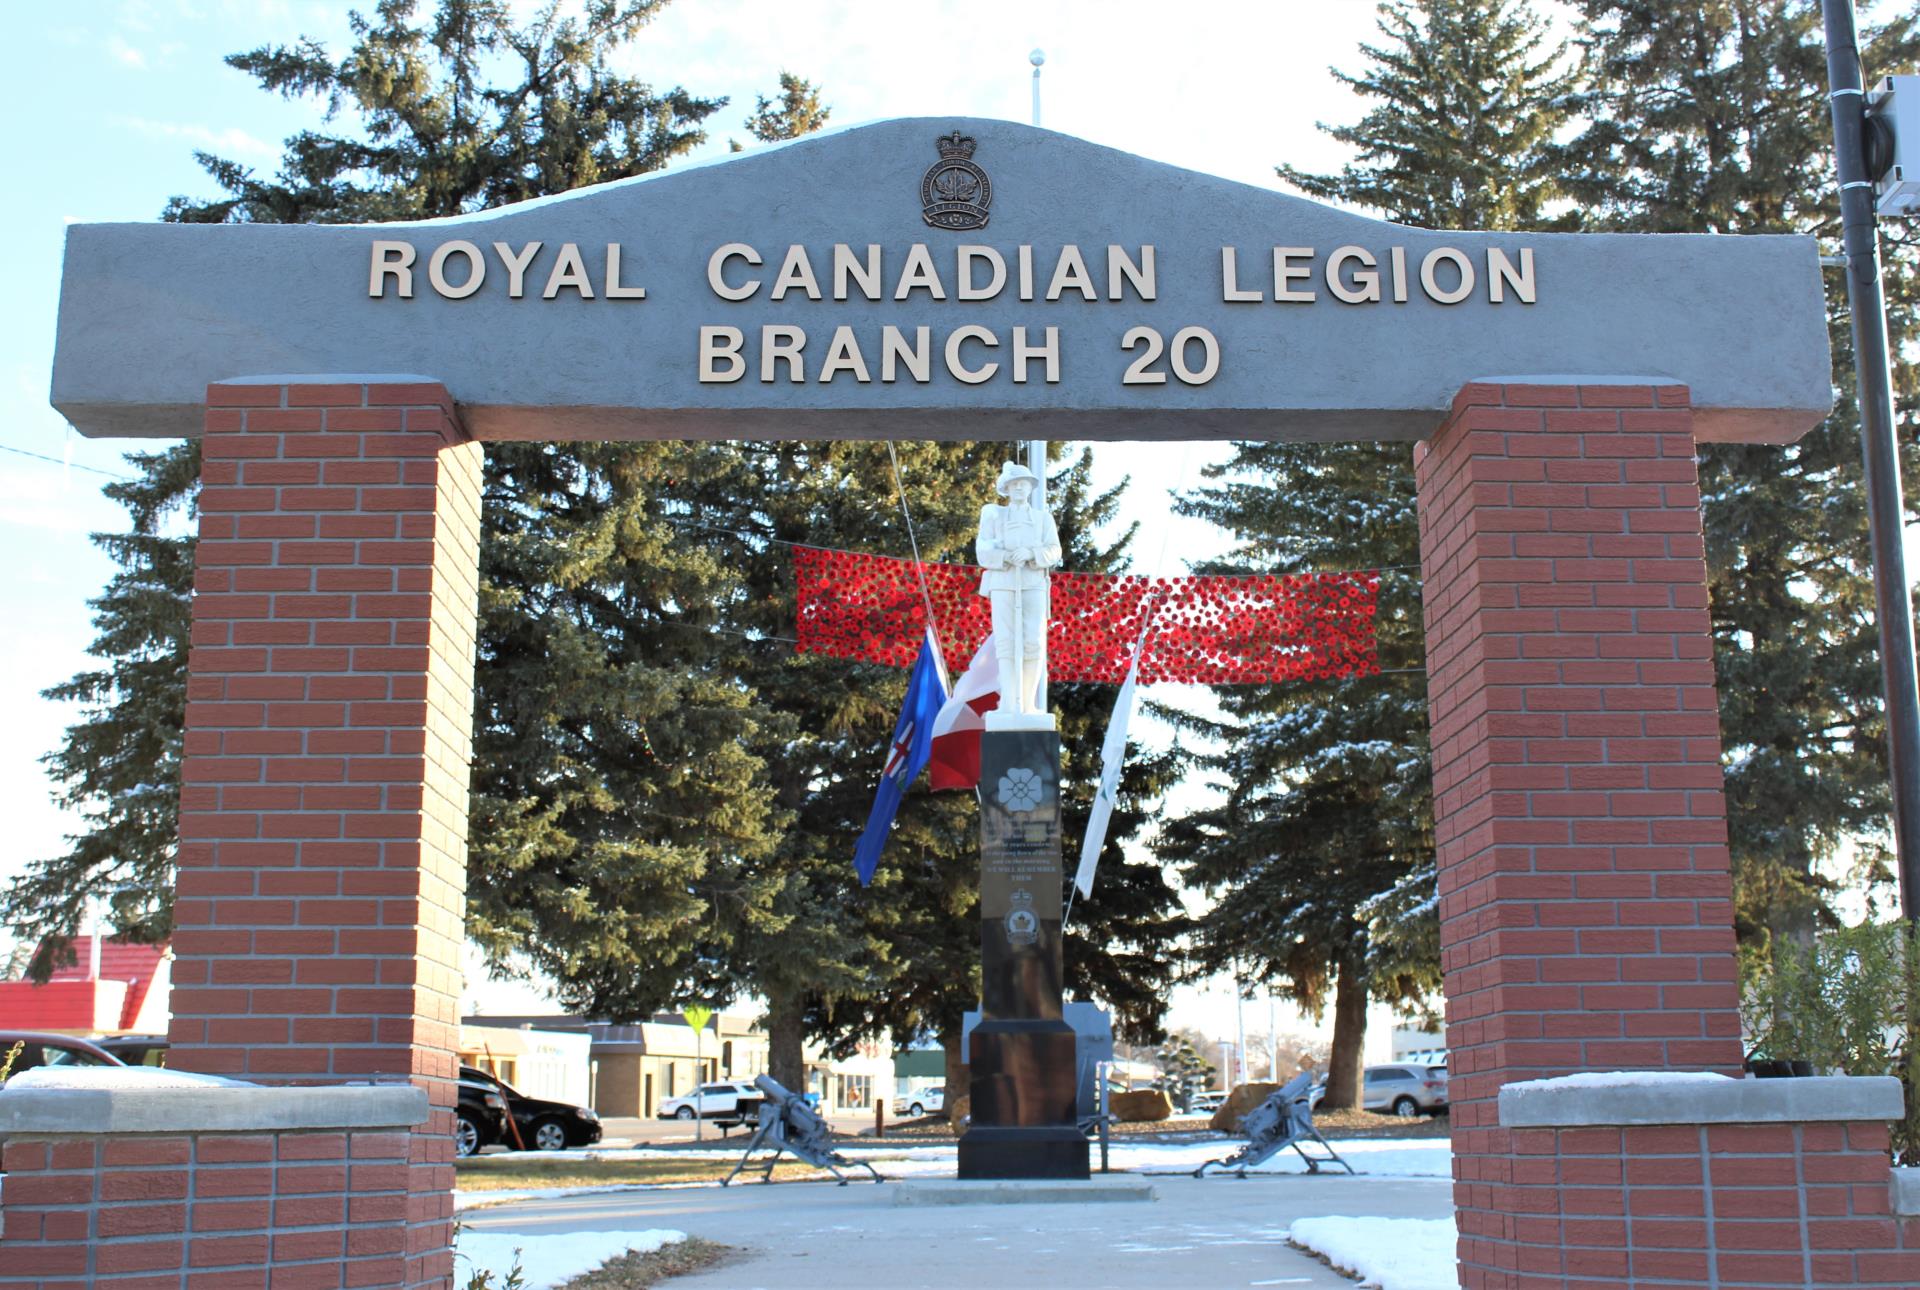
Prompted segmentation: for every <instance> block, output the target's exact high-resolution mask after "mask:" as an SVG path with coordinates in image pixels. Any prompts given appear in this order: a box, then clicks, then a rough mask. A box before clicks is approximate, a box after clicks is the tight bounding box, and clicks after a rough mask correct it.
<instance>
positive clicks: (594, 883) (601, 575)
mask: <svg viewBox="0 0 1920 1290" xmlns="http://www.w3.org/2000/svg"><path fill="white" fill-rule="evenodd" d="M662 3H663V0H637V2H630V3H612V2H610V0H592V2H591V3H589V4H587V5H586V6H585V8H584V10H583V11H582V12H580V13H578V14H577V15H575V16H562V15H561V14H560V12H559V8H560V7H559V6H558V5H548V6H547V7H545V8H544V9H542V10H541V11H540V12H538V13H536V14H535V15H534V16H533V17H532V18H531V19H530V20H528V21H527V22H525V23H519V24H516V23H515V22H513V20H512V17H511V15H510V14H509V12H508V11H507V9H506V8H505V6H502V5H499V4H496V3H489V2H487V0H441V3H439V4H438V5H437V6H436V8H435V10H434V13H433V15H432V16H431V18H430V19H428V20H425V21H420V20H417V19H416V17H415V13H414V11H415V9H416V6H415V5H414V4H411V3H402V2H400V0H394V2H391V3H387V4H383V5H382V6H380V7H379V9H378V10H377V11H376V13H375V15H374V17H373V18H371V19H368V18H364V17H361V16H358V15H356V16H355V17H354V19H353V28H354V33H355V39H354V43H353V47H352V48H351V49H350V50H349V51H347V53H346V54H345V55H344V56H341V57H339V58H338V59H336V58H334V57H333V56H331V55H330V54H329V53H328V52H327V51H326V50H325V49H324V48H322V47H321V46H319V45H318V44H316V43H314V42H312V41H306V40H303V41H300V42H298V43H296V44H295V45H292V46H268V47H263V48H260V49H256V50H253V51H250V52H248V53H244V54H237V55H234V56H233V57H232V58H230V59H229V60H228V62H229V63H230V65H232V66H234V67H236V68H238V69H240V70H243V71H247V72H249V73H251V74H252V75H254V76H255V77H256V78H257V79H258V80H259V81H260V83H261V84H262V86H263V87H264V88H266V89H268V90H271V91H273V92H277V93H280V94H283V95H285V96H287V97H290V98H297V99H303V98H312V99H317V100H319V101H322V102H324V103H325V104H326V105H327V119H328V122H329V123H334V122H336V121H339V120H341V119H342V118H344V119H345V126H346V127H347V128H342V129H340V130H338V131H336V132H332V133H322V132H316V131H306V132H302V133H300V134H298V135H295V136H294V137H293V138H292V139H290V140H289V141H288V145H287V151H286V155H285V157H284V158H283V161H282V164H281V166H280V169H279V173H278V174H277V175H275V176H273V177H271V178H264V177H261V176H258V175H255V174H254V173H252V172H251V171H248V170H246V169H245V168H243V167H240V166H238V165H236V164H235V163H232V162H229V161H225V160H223V159H220V158H217V157H212V156H207V155H204V154H202V155H201V156H200V161H201V163H202V165H203V166H204V167H205V168H206V169H207V171H208V172H209V174H210V175H211V176H212V177H213V178H214V179H215V181H216V182H217V183H218V184H219V185H220V186H221V187H222V188H223V189H225V190H226V191H225V194H224V195H223V196H221V197H220V198H217V199H214V200H208V201H196V200H191V199H187V198H182V197H176V198H174V199H173V200H172V201H171V202H169V203H168V207H167V211H166V215H165V217H166V218H168V219H173V220H179V221H186V222H220V221H227V222H249V221H251V222H288V221H345V220H379V219H398V218H423V217H432V216H447V215H458V214H462V213H465V212H470V211H474V210H479V209H483V208H485V207H488V206H491V205H495V204H499V203H503V202H511V201H519V200H523V199H526V198H532V197H538V196H542V195H546V194H548V193H552V192H560V191H565V190H566V189H569V188H573V187H577V186H579V185H581V184H586V183H597V182H602V181H606V180H612V179H618V178H623V177H626V176H629V175H637V174H644V173H648V172H651V171H655V170H658V169H660V168H661V167H662V166H664V165H666V164H667V163H668V162H669V161H670V160H672V159H673V158H674V157H676V156H680V155H683V154H684V153H686V152H687V151H688V150H690V149H691V148H693V147H694V146H695V145H697V144H698V143H699V142H700V141H701V140H702V139H703V137H704V136H703V134H702V132H701V129H700V123H701V122H702V121H704V120H705V119H706V118H707V117H708V116H710V115H711V114H712V113H713V112H714V111H715V110H717V109H718V108H719V107H720V106H721V104H722V103H723V102H724V100H719V99H703V98H698V97H696V96H694V95H691V94H689V93H688V92H687V91H685V90H682V89H678V88H675V89H671V90H667V91H663V92H658V93H656V92H654V91H653V90H651V89H650V88H649V87H648V86H647V85H645V84H644V83H643V82H641V81H638V80H636V79H634V78H631V77H627V76H623V75H620V74H618V73H616V72H615V71H614V70H613V69H612V67H611V65H610V62H609V60H610V58H611V56H612V55H613V54H614V53H615V51H617V50H619V49H621V48H623V47H625V46H627V45H628V44H630V43H631V42H632V41H633V40H634V38H635V37H636V36H637V35H638V33H639V32H640V30H641V28H642V27H644V25H645V24H646V22H647V21H648V20H650V19H651V18H652V17H653V16H654V15H655V14H656V13H657V12H658V11H659V9H660V8H661V5H662ZM501 68H506V69H509V72H510V73H511V75H509V76H508V77H507V78H506V79H503V80H501V81H499V82H494V81H492V80H490V79H488V74H489V73H492V72H495V71H498V70H499V69H501ZM688 451H691V449H690V448H688V447H686V446H683V445H677V444H659V445H611V444H609V445H588V446H580V445H546V444H496V445H489V450H488V453H487V465H486V477H485V490H486V491H485V504H486V509H487V523H486V532H485V535H484V537H483V546H482V583H483V593H482V594H483V618H482V623H481V628H482V630H481V641H480V657H481V664H480V667H479V669H478V673H477V677H476V681H477V689H478V693H477V697H476V710H477V729H476V750H477V756H478V757H479V758H480V759H481V764H480V769H479V772H478V774H477V775H476V780H475V786H474V787H475V799H474V813H473V830H472V839H471V840H472V846H471V858H470V865H469V912H470V918H471V922H470V930H471V931H472V932H473V934H474V935H475V936H476V938H477V939H478V940H479V941H480V942H481V944H483V945H484V946H486V947H487V948H488V949H489V950H490V951H492V952H493V954H494V955H495V957H496V959H497V960H499V961H501V962H503V963H504V962H507V961H508V960H509V959H510V958H516V959H517V957H518V956H520V955H522V954H524V955H525V956H526V957H527V959H528V960H530V961H531V963H532V965H533V966H535V967H537V968H539V969H541V970H543V971H546V972H548V973H550V974H552V975H553V976H554V977H555V978H556V980H558V982H559V983H560V986H561V991H562V997H563V1000H564V1001H565V1002H567V1003H568V1004H569V1005H572V1006H576V1007H580V1008H583V1009H585V1010H588V1011H595V1012H601V1013H605V1014H608V1015H620V1016H632V1015H639V1014H641V1013H644V1012H647V1011H650V1010H652V1009H653V1008H656V1007H659V1006H662V1005H664V1004H666V1003H668V1002H669V1001H670V1000H671V999H672V998H673V997H675V996H676V995H678V994H680V993H681V992H682V991H683V990H684V989H685V988H686V987H685V983H686V982H688V981H691V980H695V979H704V978H705V977H708V976H711V968H710V966H708V965H706V964H703V963H702V962H700V961H699V960H697V959H696V958H694V957H693V956H692V955H691V954H690V953H689V952H688V951H687V950H685V949H684V948H682V946H683V945H684V944H685V943H687V942H690V941H691V940H692V939H693V935H692V933H693V930H694V928H695V926H696V924H698V923H699V921H700V920H701V919H702V918H703V917H705V916H706V914H707V911H708V904H707V900H708V895H707V893H709V892H710V891H711V890H712V889H714V888H715V887H724V886H725V885H726V883H727V882H728V881H730V880H731V879H730V876H737V875H738V874H739V873H740V872H742V871H743V870H745V869H747V868H749V867H750V865H751V863H752V860H753V859H754V858H755V857H756V856H758V855H759V854H760V853H761V852H763V851H764V850H766V849H767V847H768V846H769V845H770V830H771V827H772V824H773V822H774V817H773V815H772V813H771V811H770V810H769V809H768V808H766V807H765V805H764V804H763V802H762V799H760V798H759V797H758V796H756V795H755V794H754V793H753V792H752V791H751V788H750V786H751V784H752V782H753V775H754V774H755V773H756V770H757V764H756V760H755V757H754V755H753V754H752V753H750V752H748V751H746V750H745V746H744V744H745V735H746V734H747V732H748V730H749V728H750V726H751V717H750V715H749V714H748V713H747V711H746V706H745V701H744V699H743V698H742V696H741V695H740V694H739V693H738V692H737V689H736V688H735V687H733V686H731V685H729V684H728V683H727V682H726V680H725V679H724V678H722V677H716V676H714V675H713V674H712V673H711V672H710V671H709V670H707V668H706V662H707V660H706V658H705V656H704V653H703V651H704V649H705V648H706V641H707V637H706V635H705V634H703V629H702V626H701V624H700V623H698V622H697V621H686V620H682V619H678V618H674V617H672V616H671V615H669V614H667V613H666V612H664V611H665V608H666V607H667V606H668V605H672V606H673V607H674V608H675V609H676V611H677V610H678V608H679V607H680V606H681V605H683V604H694V605H698V604H702V603H707V602H708V601H710V600H724V599H725V596H726V594H727V588H728V587H730V586H731V581H730V577H731V575H730V574H729V573H728V572H727V571H726V569H725V567H724V566H719V565H716V564H715V563H714V562H713V560H712V558H711V556H710V555H709V554H708V553H705V552H701V551H698V550H690V549H688V548H686V547H685V546H684V545H683V544H681V543H679V542H678V541H677V540H675V539H676V538H677V534H678V530H677V529H663V528H662V527H661V523H662V521H661V513H662V503H661V502H660V501H659V500H658V499H657V498H656V496H655V495H654V492H655V488H656V484H657V481H659V480H661V479H671V478H674V477H677V476H678V475H680V474H683V473H684V471H683V470H682V468H681V467H680V466H679V465H677V464H676V463H677V462H678V461H679V459H680V458H681V457H682V456H684V455H685V454H686V453H687V452H688ZM138 464H139V465H140V467H141V470H142V479H141V480H140V481H139V483H137V484H135V485H129V486H126V487H127V490H128V491H127V494H126V496H125V497H123V498H122V500H123V501H126V502H127V504H128V505H129V507H130V509H131V510H132V512H133V519H134V531H133V532H132V533H131V534H130V535H112V536H103V538H102V539H101V540H102V541H103V542H105V543H107V544H108V545H109V549H110V550H113V551H114V553H115V555H116V558H118V559H119V560H120V562H121V564H122V565H123V571H122V573H121V574H119V575H117V576H116V578H115V580H114V583H113V585H112V586H110V587H109V588H108V591H107V594H106V596H105V597H103V599H102V600H101V601H99V602H96V606H95V607H96V611H97V617H96V622H97V624H98V625H99V627H100V629H101V635H100V637H99V639H98V640H97V641H96V644H95V646H94V652H95V653H96V655H98V656H100V657H101V658H103V659H104V660H105V661H106V662H107V664H108V667H107V668H106V669H105V671H103V672H89V673H83V674H82V675H81V676H79V677H76V678H75V679H74V681H73V682H71V683H69V685H68V686H66V687H60V688H59V690H57V691H56V692H55V693H56V697H75V698H79V699H81V700H83V701H84V702H86V703H87V704H88V705H89V706H88V710H87V713H86V715H85V717H84V719H83V721H82V722H81V723H80V724H78V725H76V726H75V727H73V729H72V730H71V731H70V732H69V734H68V738H67V740H66V742H65V745H64V746H63V748H62V749H61V750H60V751H59V752H57V753H55V754H54V755H53V756H52V757H50V758H49V759H48V761H49V765H50V766H51V767H52V769H53V771H54V773H55V774H56V776H57V777H58V778H60V780H61V781H62V783H63V785H64V791H65V792H66V794H67V797H68V801H69V803H70V804H71V805H73V806H75V807H76V808H78V809H81V810H83V811H84V812H86V813H87V816H88V822H89V825H90V827H89V829H88V830H87V832H86V833H84V834H82V835H81V836H79V837H77V838H76V839H75V845H74V848H73V849H72V850H71V851H69V852H68V853H67V854H66V855H63V856H59V857H54V858H51V859H48V860H45V861H41V862H38V863H36V864H34V865H33V866H31V868H30V872H29V875H28V878H27V879H26V880H25V881H23V882H22V883H20V884H19V885H17V886H16V888H15V889H14V890H13V891H12V892H11V893H9V896H8V899H7V903H6V906H5V916H6V918H7V919H8V921H9V922H10V923H12V924H13V926H14V927H15V929H16V930H17V931H18V932H19V933H20V934H21V935H22V936H23V937H34V938H37V937H39V936H42V935H52V936H54V937H55V938H56V939H57V938H58V937H59V936H60V935H61V934H62V933H65V932H67V931H69V930H70V929H71V928H72V926H73V925H74V923H73V922H72V921H71V919H70V917H69V915H68V913H67V912H66V911H67V910H69V909H70V908H77V902H79V901H82V900H84V899H85V898H86V897H87V896H89V895H94V894H103V895H108V896H110V898H111V900H112V903H113V909H114V911H115V913H114V919H115V926H116V928H117V929H120V930H126V931H130V932H133V933H135V934H138V935H141V936H145V937H149V938H153V939H159V938H162V937H164V936H166V935H167V933H168V932H169V930H170V927H171V920H170V905H171V886H172V874H171V864H172V856H173V851H174V847H175V842H176V837H175V821H174V817H173V811H174V803H175V801H176V800H177V792H178V788H177V784H178V753H177V747H178V730H179V727H180V722H181V712H182V711H183V705H184V694H185V666H186V625H187V596H188V593H189V589H190V587H191V577H192V550H193V542H192V539H191V538H190V537H182V538H178V539H173V538H169V537H165V536H164V535H160V534H158V532H157V530H156V529H155V527H154V526H155V524H156V523H157V520H158V517H160V516H161V515H163V514H164V513H166V512H167V511H168V510H169V508H190V507H191V505H192V498H193V493H194V489H195V486H196V484H197V481H198V477H199V451H198V445H197V443H192V442H189V443H185V444H181V445H178V446H176V447H174V448H170V449H167V450H164V451H162V452H160V453H156V454H151V455H149V456H147V457H145V458H142V459H138ZM675 597H678V598H679V599H674V598H675ZM140 767H151V770H150V771H148V772H146V774H147V777H146V778H140V777H139V776H140V774H141V772H140V771H139V769H138V768H140ZM130 779H132V780H137V782H129V781H130ZM129 789H141V790H142V791H128V790H129ZM145 789H151V790H152V791H144V790H145ZM47 893H59V894H60V897H61V899H60V901H58V902H56V901H52V900H50V899H48V897H47ZM37 966H38V967H39V969H40V970H41V971H44V970H46V969H47V968H48V967H49V966H50V963H42V964H39V965H37Z"/></svg>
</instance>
